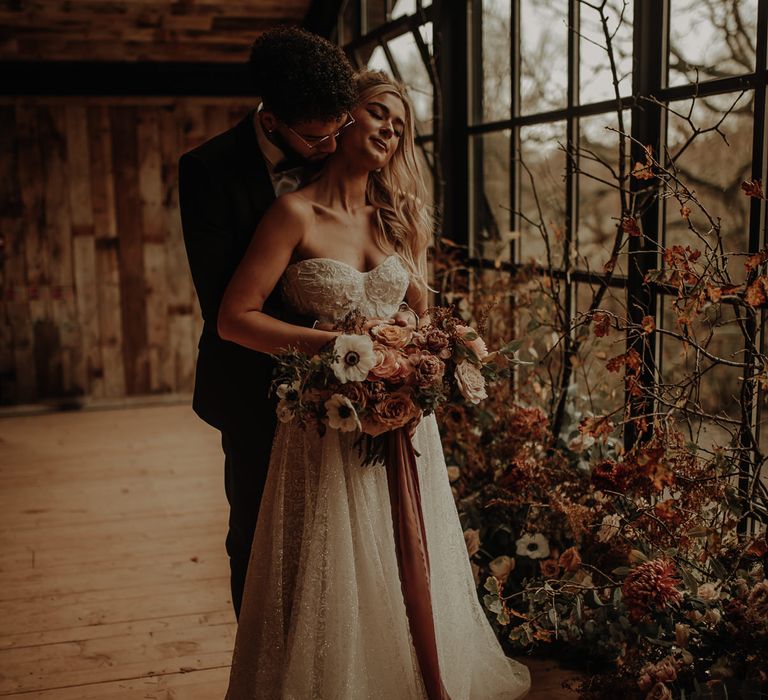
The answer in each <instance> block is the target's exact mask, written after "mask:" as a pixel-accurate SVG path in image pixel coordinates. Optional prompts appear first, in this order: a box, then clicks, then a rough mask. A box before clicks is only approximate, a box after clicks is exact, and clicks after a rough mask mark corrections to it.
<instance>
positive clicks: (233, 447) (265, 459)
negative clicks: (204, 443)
mask: <svg viewBox="0 0 768 700" xmlns="http://www.w3.org/2000/svg"><path fill="white" fill-rule="evenodd" d="M270 413H271V415H270V414H267V415H264V416H260V417H259V419H258V420H257V421H254V423H253V424H250V425H248V426H237V427H229V428H226V429H224V430H222V431H221V445H222V447H223V449H224V489H225V492H226V494H227V500H228V501H229V532H228V534H227V543H226V547H227V554H228V555H229V566H230V571H231V588H232V605H233V607H234V609H235V616H236V617H239V616H240V606H241V605H242V601H243V590H244V588H245V576H246V572H247V571H248V560H249V558H250V555H251V544H252V542H253V533H254V531H255V530H256V521H257V518H258V514H259V505H260V504H261V497H262V495H263V493H264V485H265V483H266V481H267V471H268V467H269V456H270V453H271V451H272V439H273V436H274V431H275V424H276V418H275V414H274V411H271V412H270Z"/></svg>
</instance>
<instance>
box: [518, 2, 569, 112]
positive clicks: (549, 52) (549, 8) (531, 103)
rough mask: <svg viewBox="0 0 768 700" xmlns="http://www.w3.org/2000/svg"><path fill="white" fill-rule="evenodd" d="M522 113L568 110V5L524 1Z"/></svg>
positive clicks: (521, 46) (522, 22)
mask: <svg viewBox="0 0 768 700" xmlns="http://www.w3.org/2000/svg"><path fill="white" fill-rule="evenodd" d="M520 24H521V26H522V27H524V29H525V31H522V32H521V33H520V100H521V105H520V110H521V113H522V114H530V113H532V112H546V111H549V110H553V109H559V108H561V107H565V104H566V99H567V87H568V4H567V3H559V4H550V3H542V2H541V0H521V2H520Z"/></svg>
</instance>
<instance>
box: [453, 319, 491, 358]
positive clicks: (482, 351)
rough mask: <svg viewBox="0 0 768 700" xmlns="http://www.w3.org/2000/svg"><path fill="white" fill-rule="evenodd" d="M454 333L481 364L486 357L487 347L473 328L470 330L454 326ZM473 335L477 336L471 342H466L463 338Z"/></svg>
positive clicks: (465, 327)
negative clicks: (455, 332)
mask: <svg viewBox="0 0 768 700" xmlns="http://www.w3.org/2000/svg"><path fill="white" fill-rule="evenodd" d="M456 331H457V333H458V334H459V336H460V337H461V341H462V342H463V343H464V345H466V346H467V347H468V348H469V349H470V350H472V352H474V353H475V355H477V359H478V360H480V361H481V362H482V361H483V360H484V359H485V358H486V357H488V347H487V346H486V344H485V341H484V340H483V339H482V338H481V337H480V335H479V334H478V332H477V331H476V330H475V329H474V328H470V327H469V326H456ZM469 333H471V334H473V335H475V336H477V337H476V338H474V339H472V340H467V339H466V338H465V337H464V336H465V335H467V334H469Z"/></svg>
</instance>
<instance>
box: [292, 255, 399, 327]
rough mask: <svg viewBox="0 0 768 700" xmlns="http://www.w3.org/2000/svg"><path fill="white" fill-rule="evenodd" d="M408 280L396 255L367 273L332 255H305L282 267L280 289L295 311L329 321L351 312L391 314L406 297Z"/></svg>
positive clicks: (384, 315) (339, 318)
mask: <svg viewBox="0 0 768 700" xmlns="http://www.w3.org/2000/svg"><path fill="white" fill-rule="evenodd" d="M408 283H409V275H408V271H407V270H406V268H405V266H404V265H403V263H402V261H401V260H400V258H399V257H398V256H397V255H390V256H389V257H387V258H385V259H384V260H383V261H382V262H381V263H379V264H378V265H377V266H376V267H374V268H373V269H372V270H369V271H368V272H360V270H358V269H356V268H354V267H352V266H351V265H348V264H347V263H344V262H341V261H339V260H333V259H331V258H308V259H307V260H300V261H299V262H297V263H293V264H292V265H289V266H288V267H287V268H286V269H285V272H284V273H283V277H282V280H281V291H282V294H283V298H284V299H285V302H286V304H287V305H288V306H290V307H291V308H292V309H294V310H295V311H296V312H298V313H300V314H302V315H304V316H311V317H313V318H316V319H317V320H318V321H322V322H331V323H332V322H335V321H339V320H341V319H342V318H344V316H346V315H347V314H348V313H349V312H350V311H359V312H360V313H361V314H363V315H364V316H367V317H369V318H372V317H378V318H386V317H388V316H391V315H392V314H393V313H395V311H397V307H398V306H399V304H400V302H401V301H403V299H404V298H405V292H406V290H407V289H408Z"/></svg>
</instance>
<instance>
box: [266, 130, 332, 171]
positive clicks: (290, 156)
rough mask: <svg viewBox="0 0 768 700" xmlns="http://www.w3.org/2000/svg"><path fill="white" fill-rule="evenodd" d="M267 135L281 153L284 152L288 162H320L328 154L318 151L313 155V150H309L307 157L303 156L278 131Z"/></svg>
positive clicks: (304, 163) (297, 163)
mask: <svg viewBox="0 0 768 700" xmlns="http://www.w3.org/2000/svg"><path fill="white" fill-rule="evenodd" d="M269 137H270V138H271V140H272V143H274V144H275V146H277V147H278V148H279V149H280V150H281V151H282V152H283V153H285V160H286V161H288V162H290V163H295V164H296V165H307V164H309V163H322V162H323V161H324V160H325V159H326V158H327V157H328V155H329V154H327V153H320V152H318V153H317V155H313V154H314V151H311V152H310V156H309V157H308V158H305V157H304V156H302V155H301V154H300V153H297V152H296V151H295V150H294V149H293V148H292V147H291V145H290V144H289V143H288V141H287V140H286V139H284V138H283V135H282V134H281V133H279V132H278V131H277V130H275V131H273V132H272V133H271V134H270V135H269Z"/></svg>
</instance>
